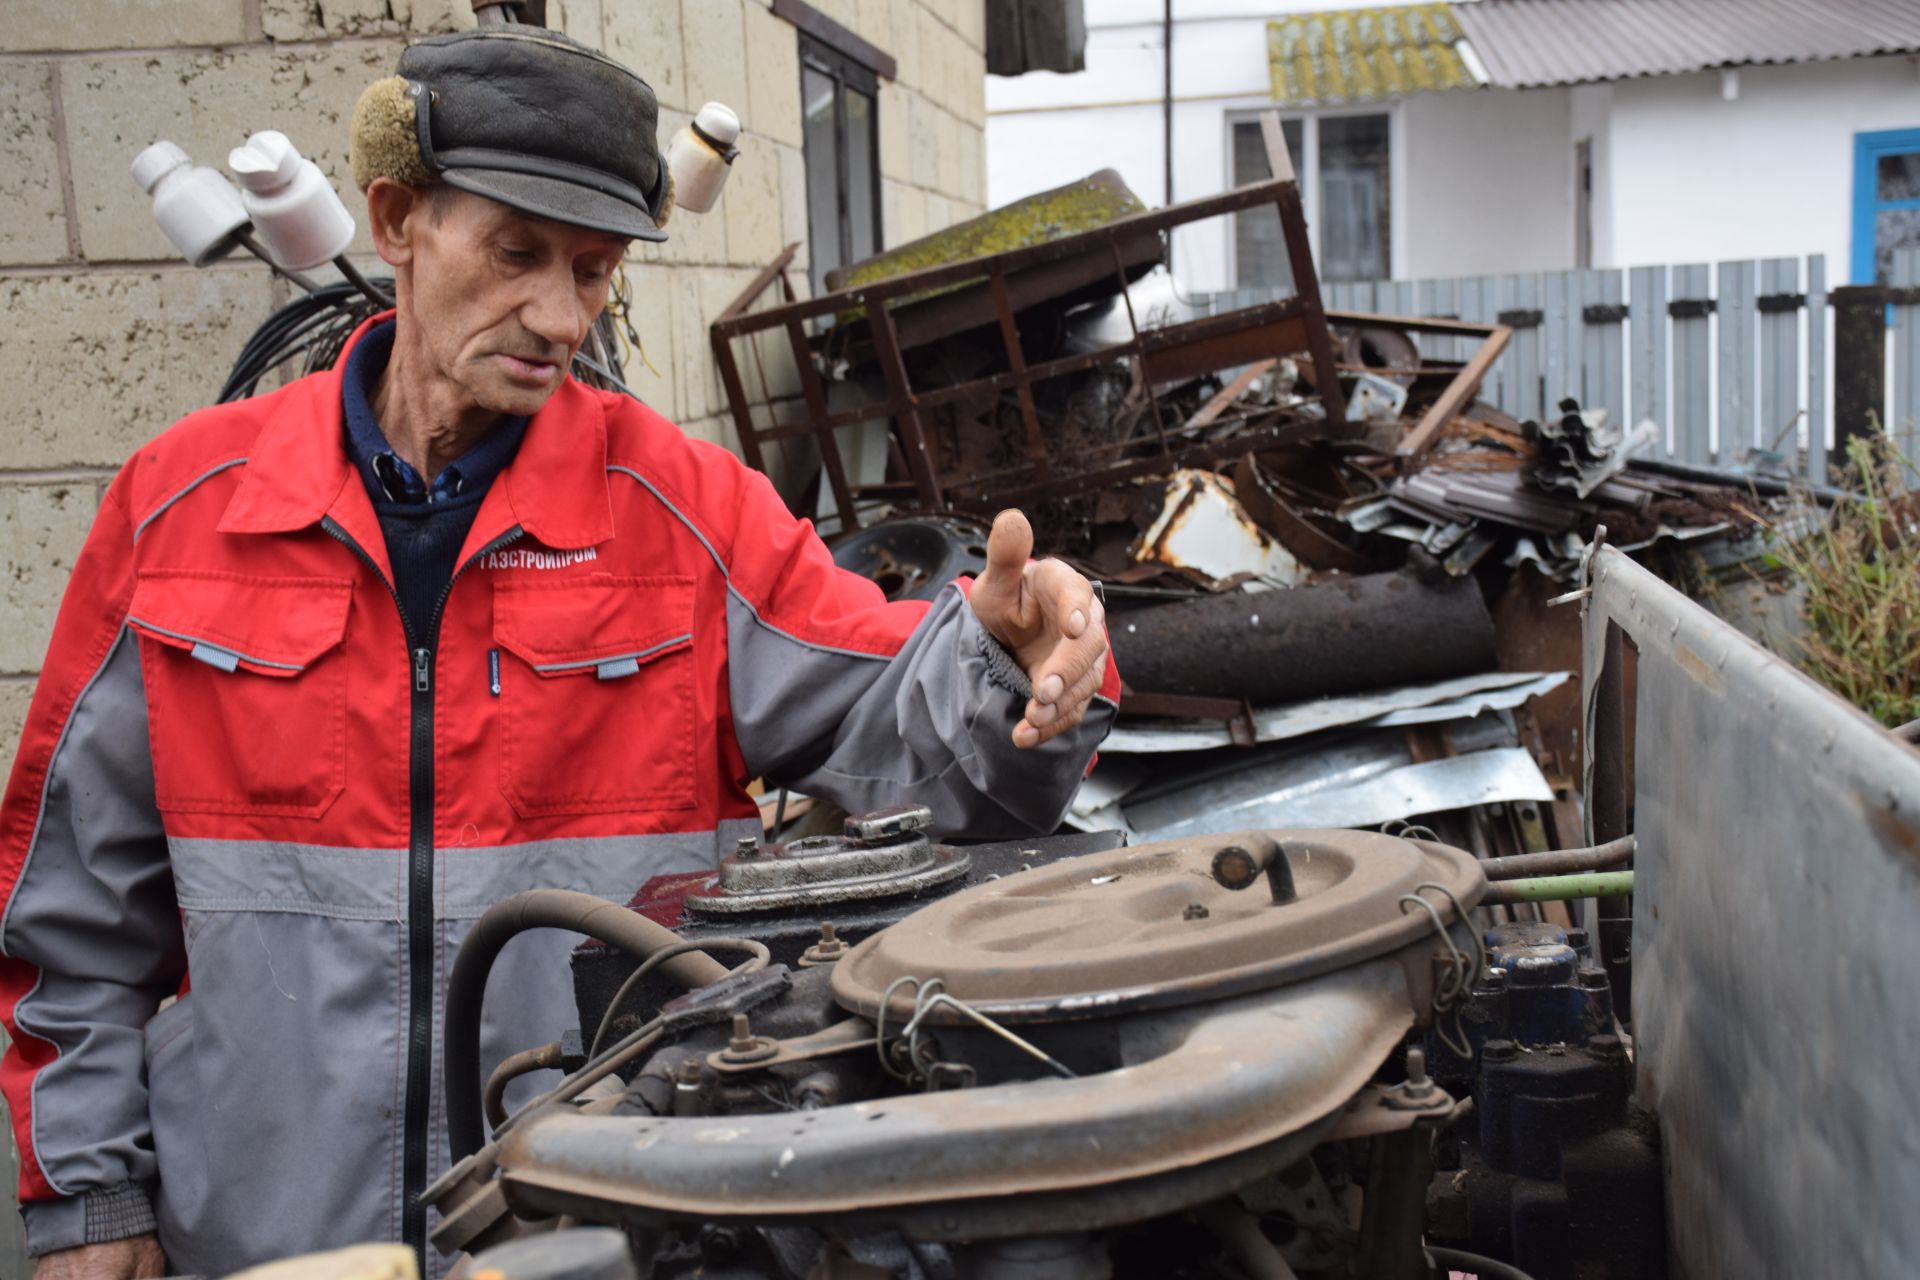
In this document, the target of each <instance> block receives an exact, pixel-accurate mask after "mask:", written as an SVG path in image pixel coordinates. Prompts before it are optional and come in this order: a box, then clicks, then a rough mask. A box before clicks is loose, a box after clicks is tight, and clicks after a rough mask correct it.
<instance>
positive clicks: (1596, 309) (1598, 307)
mask: <svg viewBox="0 0 1920 1280" xmlns="http://www.w3.org/2000/svg"><path fill="white" fill-rule="evenodd" d="M1580 318H1581V319H1582V320H1585V321H1586V322H1587V323H1588V324H1619V323H1620V322H1621V321H1622V320H1625V319H1626V318H1627V308H1626V304H1624V303H1619V302H1596V303H1594V304H1593V305H1592V306H1590V307H1582V308H1581V309H1580Z"/></svg>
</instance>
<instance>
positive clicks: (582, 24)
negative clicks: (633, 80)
mask: <svg viewBox="0 0 1920 1280" xmlns="http://www.w3.org/2000/svg"><path fill="white" fill-rule="evenodd" d="M615 2H616V3H617V2H618V0H615ZM605 9H606V5H605V4H604V3H603V0H547V25H548V26H550V27H552V28H553V29H554V30H556V31H561V32H564V33H566V34H567V35H570V36H572V37H573V38H574V39H575V40H578V41H579V42H580V43H581V44H584V45H587V46H589V47H590V48H594V49H598V48H601V46H602V40H603V39H604V35H603V32H602V30H601V25H602V20H603V17H604V12H605Z"/></svg>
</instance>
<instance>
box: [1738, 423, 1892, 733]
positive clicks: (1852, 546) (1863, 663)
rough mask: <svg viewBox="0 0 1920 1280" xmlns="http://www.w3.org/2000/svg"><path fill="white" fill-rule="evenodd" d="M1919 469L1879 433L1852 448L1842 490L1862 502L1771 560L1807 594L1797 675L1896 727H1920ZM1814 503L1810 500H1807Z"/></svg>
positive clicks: (1778, 542)
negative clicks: (1916, 485) (1916, 473)
mask: <svg viewBox="0 0 1920 1280" xmlns="http://www.w3.org/2000/svg"><path fill="white" fill-rule="evenodd" d="M1913 474H1914V470H1913V465H1912V464H1911V463H1910V462H1908V461H1907V459H1906V458H1904V457H1902V456H1901V455H1900V453H1899V451H1898V450H1897V449H1895V448H1894V446H1893V444H1892V442H1891V441H1889V440H1887V439H1886V437H1884V436H1883V435H1880V434H1878V433H1876V434H1875V435H1874V436H1873V437H1872V438H1870V439H1859V438H1855V439H1852V440H1849V441H1848V443H1847V465H1846V468H1845V470H1844V471H1843V472H1842V477H1841V480H1840V487H1841V488H1843V489H1846V490H1848V491H1850V492H1852V493H1853V494H1854V495H1855V500H1854V501H1851V502H1839V503H1836V504H1835V505H1834V507H1833V509H1832V512H1831V516H1830V518H1829V519H1828V520H1827V521H1826V522H1825V523H1824V525H1820V526H1818V527H1816V528H1815V529H1814V530H1813V531H1812V532H1811V533H1807V534H1805V535H1803V536H1801V537H1799V538H1789V537H1787V536H1784V534H1782V533H1781V532H1780V530H1778V529H1777V528H1775V527H1773V526H1769V532H1770V534H1772V535H1773V559H1774V561H1775V563H1777V564H1778V566H1779V567H1780V568H1782V569H1784V570H1785V571H1786V573H1787V574H1788V575H1789V576H1790V577H1791V578H1793V579H1794V580H1795V581H1796V582H1797V583H1799V584H1800V585H1801V586H1802V587H1804V588H1805V591H1806V599H1805V601H1804V603H1803V604H1802V606H1801V616H1802V618H1803V620H1804V621H1805V623H1806V631H1805V633H1804V634H1802V635H1801V636H1800V637H1798V638H1797V640H1795V641H1794V642H1793V644H1792V646H1791V647H1792V648H1794V649H1796V650H1798V652H1794V653H1791V654H1790V655H1789V656H1790V657H1792V658H1793V659H1794V661H1796V662H1797V663H1798V664H1799V666H1800V669H1801V670H1803V671H1805V672H1806V673H1807V674H1808V675H1810V676H1812V677H1813V678H1814V679H1816V680H1818V681H1819V682H1820V683H1821V684H1823V685H1825V686H1826V687H1827V688H1829V689H1832V690H1833V691H1834V692H1835V693H1837V694H1839V695H1840V696H1841V697H1843V698H1845V699H1846V700H1847V701H1849V702H1851V703H1853V705H1855V706H1856V707H1859V708H1860V709H1861V710H1863V711H1865V712H1866V713H1867V714H1868V715H1870V716H1872V717H1874V718H1875V719H1877V720H1879V721H1880V722H1881V723H1882V724H1884V725H1886V726H1887V727H1889V728H1895V727H1898V726H1900V725H1903V724H1906V723H1907V722H1908V721H1911V720H1920V494H1916V493H1915V492H1914V490H1913V488H1912V484H1911V481H1910V477H1911V476H1912V475H1913ZM1810 501H1811V500H1810V499H1809V502H1810Z"/></svg>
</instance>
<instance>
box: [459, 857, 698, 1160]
mask: <svg viewBox="0 0 1920 1280" xmlns="http://www.w3.org/2000/svg"><path fill="white" fill-rule="evenodd" d="M529 929H567V930H570V931H572V932H574V933H579V934H584V935H586V936H587V937H589V938H598V939H599V940H600V941H602V942H604V943H606V944H607V945H609V946H614V947H618V948H620V949H621V950H622V951H624V952H626V953H627V954H628V955H631V956H633V957H634V958H636V959H638V960H642V961H644V960H646V959H647V958H648V957H649V956H651V955H653V954H654V953H655V952H656V951H661V950H664V949H666V948H667V947H672V946H677V945H679V943H680V942H681V938H680V935H678V934H676V933H674V932H673V931H672V930H671V929H668V928H667V927H666V926H664V925H659V924H655V923H654V922H653V921H651V920H649V919H647V918H646V917H645V916H643V915H639V914H637V913H636V912H632V911H629V910H627V909H626V908H625V907H622V906H619V905H617V904H615V903H612V902H608V901H607V900H606V899H605V898H596V897H595V896H594V895H592V894H590V893H576V892H574V891H572V890H570V889H529V890H527V891H526V892H525V893H516V894H514V895H513V896H512V897H511V898H508V899H506V900H505V901H503V902H498V903H495V904H494V905H493V906H492V907H489V908H488V909H487V913H486V914H485V915H483V916H481V917H480V919H479V920H478V921H476V922H475V924H474V926H473V929H472V930H471V931H470V932H469V933H468V934H467V938H466V941H465V942H462V943H461V944H460V954H459V955H458V956H457V957H455V959H454V962H453V974H452V976H451V977H450V978H449V979H448V981H447V1018H446V1024H445V1035H444V1046H443V1048H442V1051H441V1052H442V1054H443V1063H444V1066H443V1073H444V1077H445V1088H446V1095H447V1143H448V1146H449V1147H450V1148H451V1149H452V1152H453V1160H454V1163H455V1164H458V1163H459V1162H460V1161H462V1160H464V1159H466V1158H467V1157H468V1156H470V1155H472V1154H473V1153H474V1152H476V1151H478V1150H479V1149H480V1146H481V1144H482V1143H483V1142H485V1141H486V1117H485V1114H484V1113H483V1111H482V1110H481V1080H480V1009H481V1005H482V1003H483V1002H484V1000H485V998H486V994H487V975H488V974H490V973H491V972H492V971H493V962H494V959H495V958H496V957H497V956H499V954H500V949H501V948H502V947H504V946H506V945H507V943H509V942H511V941H512V940H513V939H514V938H516V937H518V936H519V935H521V934H522V933H525V932H526V931H527V930H529ZM660 967H661V968H662V969H663V970H664V971H665V972H666V973H667V974H668V975H669V976H670V977H672V978H673V979H674V980H675V981H677V982H680V983H682V984H684V985H685V986H686V987H687V988H688V989H690V990H691V989H692V988H695V987H704V986H707V985H708V984H710V983H714V982H718V981H720V979H722V978H724V977H726V976H727V967H726V966H725V965H723V964H721V963H720V962H719V961H718V960H715V959H714V958H713V957H712V956H709V955H707V954H706V953H705V952H703V951H689V952H687V953H686V954H685V955H679V956H675V957H674V958H673V959H671V960H669V961H667V962H666V963H664V964H663V965H661V966H660Z"/></svg>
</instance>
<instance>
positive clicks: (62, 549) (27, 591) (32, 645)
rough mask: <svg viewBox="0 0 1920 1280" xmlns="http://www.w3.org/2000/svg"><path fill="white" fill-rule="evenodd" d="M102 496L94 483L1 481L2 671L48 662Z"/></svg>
mask: <svg viewBox="0 0 1920 1280" xmlns="http://www.w3.org/2000/svg"><path fill="white" fill-rule="evenodd" d="M98 495H99V489H98V486H96V485H94V484H92V483H85V484H71V483H69V484H7V485H0V548H3V550H0V672H7V673H9V674H15V673H22V674H24V673H30V672H36V671H38V670H39V669H40V664H41V663H42V662H43V661H44V660H45V658H46V656H47V641H48V640H49V639H50V638H51V637H52V635H53V618H54V614H55V612H56V611H57V610H58V609H59V607H60V595H61V593H62V592H63V591H65V590H66V586H67V577H68V575H69V574H71V573H72V572H73V562H74V560H75V558H76V557H78V556H79V554H80V547H81V545H82V544H83V543H84V542H85V541H86V539H87V530H88V529H90V528H92V527H93V517H94V512H95V511H96V510H97V509H98V506H99V500H98Z"/></svg>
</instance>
